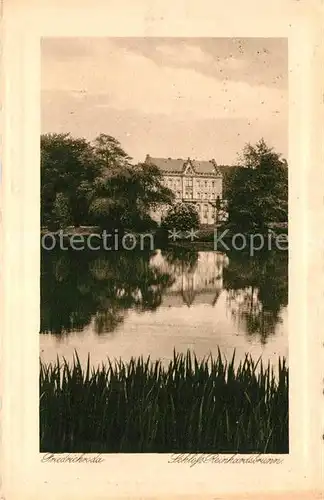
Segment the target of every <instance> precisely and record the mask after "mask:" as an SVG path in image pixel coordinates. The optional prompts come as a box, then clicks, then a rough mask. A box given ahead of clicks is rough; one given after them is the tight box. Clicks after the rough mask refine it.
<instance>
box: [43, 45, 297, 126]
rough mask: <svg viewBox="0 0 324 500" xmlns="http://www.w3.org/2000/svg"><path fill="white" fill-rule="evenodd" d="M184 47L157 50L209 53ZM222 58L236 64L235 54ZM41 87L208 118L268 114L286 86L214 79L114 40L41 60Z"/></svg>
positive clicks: (184, 55) (282, 102) (186, 55)
mask: <svg viewBox="0 0 324 500" xmlns="http://www.w3.org/2000/svg"><path fill="white" fill-rule="evenodd" d="M183 49H184V50H183V51H179V50H178V49H177V50H175V49H174V47H173V46H171V45H170V46H168V45H163V48H162V47H160V48H159V50H162V51H164V53H165V54H168V57H170V58H175V57H180V58H181V59H182V61H187V62H188V63H189V62H190V63H193V61H196V62H198V61H200V62H201V63H202V62H203V63H206V62H207V61H208V60H209V58H210V56H208V55H207V54H205V53H204V52H203V51H202V50H201V49H199V47H194V46H191V47H190V46H189V45H184V46H183ZM220 64H231V65H235V64H239V62H238V61H237V60H236V59H235V58H230V57H228V60H227V61H226V60H222V61H220ZM42 75H43V80H42V87H43V89H44V90H63V91H66V92H68V93H71V95H72V92H73V96H74V98H76V96H77V97H78V98H80V99H81V96H82V94H80V93H78V92H76V91H78V90H79V91H84V92H85V94H84V95H85V96H86V95H98V96H101V97H102V99H101V102H100V104H99V105H100V106H101V107H102V106H107V107H110V108H113V109H116V110H120V111H125V110H136V111H139V112H141V113H143V114H145V115H150V114H154V115H156V114H161V115H165V116H170V117H171V116H172V119H173V120H179V121H181V120H197V119H211V118H217V119H219V118H226V119H228V118H242V117H245V118H246V117H250V118H251V119H254V118H256V117H259V116H262V117H266V116H268V117H270V116H272V115H274V114H275V113H276V112H278V111H280V112H281V113H285V112H286V106H287V93H286V91H285V90H279V89H275V88H269V87H267V86H266V85H250V84H248V83H247V82H244V81H237V80H236V81H233V80H229V79H223V80H221V79H217V78H215V77H213V76H211V75H206V74H204V73H201V72H199V71H198V70H196V69H194V68H193V67H183V66H179V67H177V66H168V65H160V64H157V63H156V62H154V61H153V60H152V59H150V58H148V57H145V56H143V55H142V54H139V53H135V52H132V51H129V50H127V49H125V48H120V47H116V45H114V43H113V42H110V44H107V43H106V44H105V46H104V47H103V46H102V47H100V45H98V48H97V52H96V54H95V56H94V55H93V54H91V55H85V57H84V58H83V59H82V61H80V59H77V60H69V61H66V60H64V59H62V60H58V61H56V62H55V63H53V60H52V61H48V60H46V59H44V60H43V73H42Z"/></svg>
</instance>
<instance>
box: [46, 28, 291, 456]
mask: <svg viewBox="0 0 324 500" xmlns="http://www.w3.org/2000/svg"><path fill="white" fill-rule="evenodd" d="M287 80H288V43H287V39H284V38H155V37H151V38H150V37H147V38H144V37H141V38H122V37H120V38H95V37H94V38H73V37H72V38H43V39H42V41H41V139H40V140H41V276H40V280H41V283H40V291H41V302H40V332H39V333H40V373H39V377H40V379H39V384H40V395H39V397H40V399H39V401H40V407H39V411H40V413H39V417H40V451H41V452H43V453H44V452H46V453H47V452H48V453H68V452H71V453H72V452H73V453H173V454H181V453H203V454H204V453H206V454H207V453H209V454H210V453H222V454H228V453H230V454H233V453H234V454H236V453H240V454H245V453H248V454H267V453H271V454H287V453H288V452H289V419H288V413H289V408H288V395H289V386H288V372H289V369H288V366H289V349H288V169H289V165H288V163H287V155H288V81H287Z"/></svg>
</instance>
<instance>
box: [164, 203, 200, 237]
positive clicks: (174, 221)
mask: <svg viewBox="0 0 324 500" xmlns="http://www.w3.org/2000/svg"><path fill="white" fill-rule="evenodd" d="M161 228H162V229H166V230H173V229H176V230H177V231H190V230H191V229H198V228H199V215H198V212H197V210H196V207H195V206H194V205H191V204H189V203H176V204H175V205H173V206H172V207H171V208H170V209H169V210H168V212H167V214H166V216H165V217H164V218H163V219H162V221H161Z"/></svg>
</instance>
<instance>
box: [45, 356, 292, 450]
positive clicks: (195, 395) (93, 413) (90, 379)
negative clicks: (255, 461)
mask: <svg viewBox="0 0 324 500" xmlns="http://www.w3.org/2000/svg"><path fill="white" fill-rule="evenodd" d="M39 381H40V448H41V452H45V451H46V452H84V453H91V452H93V453H97V452H98V453H99V452H101V453H117V452H121V453H140V452H144V453H158V452H160V453H161V452H162V453H163V452H164V453H182V452H183V453H184V452H186V453H288V367H287V365H286V362H285V359H283V360H279V370H278V373H277V374H275V373H274V371H273V369H272V368H271V367H270V365H268V366H266V367H265V366H264V365H263V364H262V362H261V361H260V360H259V361H258V362H255V361H253V359H252V358H251V357H249V356H246V358H245V360H244V361H243V362H240V364H238V365H236V363H235V352H234V354H233V357H232V359H231V360H230V361H226V360H225V359H224V358H223V357H222V355H221V353H220V352H218V356H216V357H212V356H209V357H207V358H204V359H203V360H198V359H197V357H196V355H195V354H194V353H191V352H190V351H188V352H187V353H186V354H178V353H175V352H174V355H173V359H172V361H171V362H170V363H169V365H168V366H167V367H164V366H163V364H162V362H161V361H155V362H153V361H151V360H150V358H148V359H143V358H142V357H141V358H138V359H135V358H132V359H131V360H130V361H129V362H123V361H121V360H119V361H118V360H117V361H113V362H112V361H111V360H109V359H108V360H107V363H106V364H102V366H101V367H97V368H94V367H93V368H90V359H89V358H88V361H87V365H86V366H85V367H82V365H81V363H80V360H79V357H78V355H77V353H75V356H74V360H73V363H72V364H69V363H68V362H67V361H66V360H65V359H64V360H63V362H60V361H59V359H57V361H56V363H51V364H44V363H43V362H42V361H41V362H40V379H39Z"/></svg>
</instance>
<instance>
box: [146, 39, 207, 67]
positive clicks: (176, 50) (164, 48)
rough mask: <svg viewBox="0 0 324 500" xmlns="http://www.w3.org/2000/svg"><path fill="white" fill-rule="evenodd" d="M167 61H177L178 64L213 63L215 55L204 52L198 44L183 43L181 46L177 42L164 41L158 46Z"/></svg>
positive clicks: (159, 51) (158, 50)
mask: <svg viewBox="0 0 324 500" xmlns="http://www.w3.org/2000/svg"><path fill="white" fill-rule="evenodd" d="M156 50H157V52H158V53H160V54H161V55H162V56H163V57H164V58H165V60H166V61H168V60H169V61H171V62H176V63H178V64H197V63H198V64H201V63H203V64H211V63H213V61H214V59H213V57H212V56H211V55H210V54H208V53H206V52H204V51H203V50H202V49H201V48H200V47H199V46H198V45H190V44H187V43H181V45H180V47H179V46H178V45H176V44H174V43H173V44H168V43H164V44H162V45H158V46H157V48H156Z"/></svg>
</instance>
